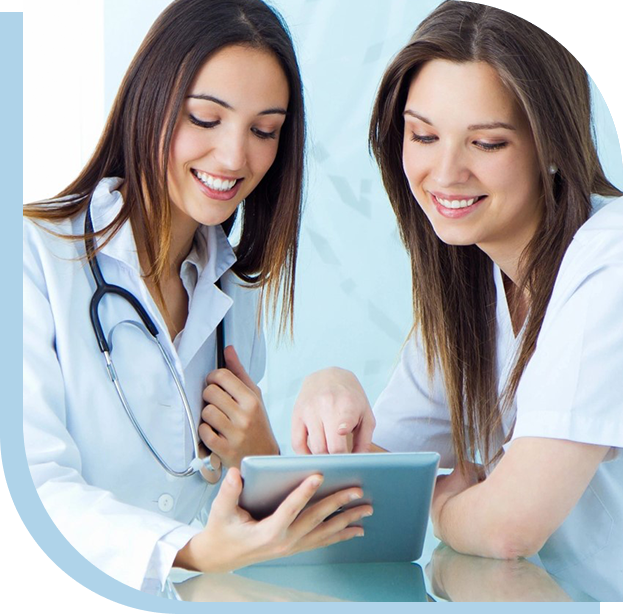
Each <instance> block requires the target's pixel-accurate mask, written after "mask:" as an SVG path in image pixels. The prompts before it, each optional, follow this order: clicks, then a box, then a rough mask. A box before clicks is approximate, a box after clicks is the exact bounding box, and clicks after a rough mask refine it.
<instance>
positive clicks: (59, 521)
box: [23, 178, 265, 592]
mask: <svg viewBox="0 0 623 614" xmlns="http://www.w3.org/2000/svg"><path fill="white" fill-rule="evenodd" d="M120 184H121V180H120V179H117V178H108V179H104V180H102V181H101V182H100V184H99V185H98V186H97V189H96V191H95V193H94V196H93V198H92V201H91V215H92V218H93V226H94V229H95V230H96V231H97V230H98V229H101V228H103V227H105V226H106V225H107V224H108V223H110V222H111V221H112V220H113V219H114V218H115V216H116V215H117V213H118V212H119V210H120V208H121V206H122V197H121V194H120V193H119V192H118V191H116V188H117V187H118V186H119V185H120ZM46 224H47V225H48V226H49V223H46ZM53 228H54V230H55V231H56V232H57V233H60V234H62V235H69V234H81V233H83V232H84V215H80V216H78V217H77V218H76V219H74V220H70V221H64V222H62V223H60V224H58V225H55V226H54V227H53ZM99 241H100V243H101V242H102V239H99ZM83 255H84V242H83V241H71V240H67V239H63V238H59V237H56V236H54V235H53V234H51V233H49V232H46V231H45V230H43V229H42V228H40V227H38V226H37V225H36V224H35V223H33V221H31V220H27V219H25V221H24V281H23V283H24V439H25V446H26V455H27V458H28V463H29V466H30V472H31V475H32V478H33V481H34V484H35V487H36V488H37V490H38V493H39V496H40V497H41V500H42V502H43V504H44V506H45V508H46V510H47V511H48V513H49V514H50V517H51V518H52V520H53V521H54V523H55V524H56V525H57V527H58V528H59V530H60V531H61V532H62V533H63V535H64V536H65V537H66V538H67V539H68V541H69V542H70V543H71V544H72V545H73V546H74V547H75V548H76V550H78V551H79V552H80V553H81V554H82V555H83V556H84V557H85V558H87V559H88V560H89V561H90V562H91V563H93V564H94V565H95V566H97V567H98V568H99V569H101V570H102V571H104V572H106V573H107V574H109V575H110V576H112V577H113V578H115V579H117V580H119V581H120V582H123V583H125V584H127V585H129V586H131V587H134V588H136V589H141V590H144V591H148V592H157V591H158V590H161V589H162V587H163V583H164V581H165V580H166V577H167V575H168V573H169V571H170V569H171V566H172V564H173V560H174V558H175V555H176V553H177V551H178V550H179V549H180V548H181V547H183V546H184V545H185V544H186V542H187V541H188V540H189V539H190V538H191V537H192V536H193V535H195V534H196V533H198V532H199V530H200V529H199V528H196V527H190V526H189V523H190V522H191V521H192V520H193V519H195V518H196V517H197V515H198V514H199V513H200V512H201V511H202V510H205V508H206V507H209V505H210V503H211V501H212V499H213V498H214V496H215V494H216V491H217V488H215V487H214V486H210V485H208V484H207V483H206V482H205V481H204V480H203V479H202V478H201V477H200V476H199V475H197V474H195V475H193V476H190V477H186V478H175V477H172V476H170V475H169V474H168V473H166V472H165V470H164V469H163V468H162V467H161V466H160V464H159V463H158V462H157V461H156V460H154V458H153V457H152V456H151V454H150V452H149V450H148V449H147V447H146V445H145V444H144V442H143V440H142V439H141V438H140V436H139V435H138V434H137V432H136V430H135V429H134V427H133V426H132V425H131V423H130V421H129V418H128V417H127V415H126V414H125V411H124V409H123V406H122V404H121V402H120V400H119V398H118V396H117V393H116V392H115V388H114V386H113V384H112V383H111V381H110V379H109V377H108V374H107V371H106V368H105V362H104V358H103V356H102V354H101V352H100V351H99V347H98V345H97V342H96V338H95V335H94V333H93V329H92V326H91V321H90V319H89V304H90V301H91V297H92V295H93V292H94V289H95V282H94V280H93V277H92V274H91V270H90V268H89V266H88V264H87V263H86V261H85V260H84V259H83V258H82V256H83ZM98 261H99V264H100V267H101V269H102V273H103V275H104V278H105V279H106V281H107V282H109V283H113V284H117V285H119V286H121V287H123V288H125V289H127V290H128V291H130V292H131V293H132V294H134V295H135V296H136V297H137V298H138V300H139V301H140V302H141V303H142V304H143V306H144V307H145V308H146V310H147V312H148V313H149V315H150V316H151V317H152V319H153V320H154V322H155V323H156V326H158V328H159V329H160V330H161V331H164V333H163V334H161V335H160V337H161V342H162V343H163V345H164V346H165V349H166V350H167V352H168V353H169V356H170V357H171V358H172V360H173V363H174V366H175V369H176V370H177V373H178V376H179V377H180V379H181V381H182V382H183V384H184V387H185V390H186V394H187V396H188V400H189V403H190V405H191V408H192V411H193V415H194V419H195V423H196V425H198V424H199V420H200V413H201V410H202V408H203V405H204V404H203V402H202V391H203V388H204V385H205V377H206V375H207V374H208V373H209V372H210V371H212V370H213V369H214V368H215V363H216V335H215V330H216V326H217V324H218V323H219V322H220V321H221V320H222V319H223V318H225V341H226V344H227V345H230V344H232V345H234V346H235V348H236V351H237V353H238V356H239V357H240V360H241V362H242V364H243V365H244V366H245V368H246V369H247V371H248V373H249V374H250V376H251V378H252V379H253V380H254V381H255V382H258V381H259V380H260V379H261V377H262V376H263V373H264V365H265V345H264V340H263V336H262V334H261V332H260V331H258V329H257V325H256V322H257V306H258V293H257V292H256V291H255V290H252V289H249V288H248V287H244V285H243V284H242V282H241V281H240V280H239V279H238V278H237V277H236V276H235V275H234V274H233V273H232V272H231V271H229V269H230V267H231V266H232V264H233V263H234V262H235V256H234V253H233V251H232V249H231V246H230V245H229V242H228V240H227V237H226V236H225V234H224V233H223V231H222V229H221V228H220V226H219V227H200V229H199V230H198V231H197V234H196V237H195V243H194V247H193V249H192V250H191V253H190V254H189V256H188V258H187V259H186V261H185V262H184V263H183V265H182V269H181V278H182V281H183V283H184V286H185V288H186V290H187V292H188V295H189V312H188V319H187V322H186V327H185V329H184V330H183V331H182V332H181V333H180V334H179V335H177V337H176V339H175V340H174V342H171V339H170V337H169V335H168V334H167V332H166V326H165V323H164V321H163V319H162V316H161V314H160V313H159V311H158V309H157V307H156V305H155V303H154V301H153V299H152V298H151V295H150V294H149V291H148V289H147V287H146V285H145V283H144V282H143V280H142V278H141V275H140V265H139V261H138V257H137V253H136V245H135V242H134V237H133V235H132V231H131V226H130V224H129V223H126V224H125V225H124V226H123V227H122V228H121V230H120V231H119V232H118V233H117V234H116V235H115V236H114V237H113V238H112V239H111V240H110V242H109V243H107V244H106V246H105V247H103V249H102V250H101V252H100V253H99V254H98ZM219 278H221V282H222V288H223V291H221V290H219V289H218V288H217V287H216V286H215V285H214V282H215V281H216V280H217V279H219ZM100 318H101V322H102V326H103V329H104V332H105V334H107V335H111V331H113V330H114V334H112V335H111V339H112V353H111V355H112V358H113V360H114V361H115V366H116V368H117V371H118V374H119V377H120V380H121V382H122V385H123V387H124V391H125V392H126V395H127V397H128V399H129V402H130V406H131V408H132V409H133V411H134V413H135V414H136V416H137V418H138V420H139V422H140V424H141V426H142V427H143V429H144V430H145V431H146V432H147V434H148V436H149V437H150V438H151V439H152V441H153V442H154V444H155V447H156V449H157V450H158V452H159V453H160V454H161V455H162V456H163V457H164V459H165V460H166V461H167V462H168V463H169V464H170V465H171V466H172V467H173V468H174V469H177V470H184V469H185V468H186V467H188V464H189V463H190V460H191V458H192V455H193V447H192V439H191V435H190V429H189V426H188V423H187V420H186V418H185V413H184V410H183V408H182V406H181V404H180V401H179V394H178V392H177V390H176V388H175V385H174V383H173V380H172V378H171V376H170V374H169V373H168V371H167V369H166V366H165V364H164V360H163V359H162V357H161V355H160V352H159V351H158V349H157V347H156V346H155V345H154V344H153V342H151V341H149V339H148V338H147V337H146V336H144V335H143V334H142V333H139V332H137V331H136V329H135V328H134V327H132V326H129V325H127V324H123V321H124V320H127V319H131V320H134V321H137V320H138V316H137V315H136V314H135V312H134V311H133V310H132V309H131V308H130V307H129V305H128V304H127V303H126V301H124V300H122V299H119V298H118V297H114V296H112V297H111V296H110V295H108V296H107V297H106V298H104V299H103V301H102V303H101V306H100ZM196 425H195V427H194V428H196ZM215 556H218V553H215Z"/></svg>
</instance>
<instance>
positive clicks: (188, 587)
mask: <svg viewBox="0 0 623 614" xmlns="http://www.w3.org/2000/svg"><path fill="white" fill-rule="evenodd" d="M169 588H170V595H169V596H170V597H171V598H175V599H181V600H184V601H211V602H227V601H246V602H258V601H293V602H296V601H299V602H312V601H372V602H374V601H377V602H378V601H394V602H398V601H406V602H410V601H481V602H486V601H506V602H509V601H541V602H543V601H595V599H598V598H599V596H598V595H594V596H588V595H586V594H584V593H583V592H581V591H580V590H578V589H577V587H575V585H571V584H570V583H569V582H566V581H564V580H559V579H557V578H555V577H554V576H552V575H550V574H549V573H547V571H546V570H545V569H543V567H541V566H539V565H538V564H535V563H533V562H531V561H529V560H526V559H516V560H511V561H506V560H497V559H487V558H482V557H477V556H468V555H464V554H459V553H458V552H455V551H454V550H452V548H450V547H448V546H446V545H444V544H440V543H439V541H438V540H437V539H436V538H435V537H434V536H433V535H432V531H429V533H428V534H427V538H426V542H425V546H424V552H423V554H422V557H421V558H420V559H419V561H417V562H416V563H341V564H339V563H335V564H326V565H290V566H284V565H267V564H263V565H258V566H252V567H246V568H244V569H241V570H238V571H236V572H235V573H228V574H189V573H188V572H180V571H179V570H178V571H177V574H176V573H174V574H172V576H171V582H170V583H169Z"/></svg>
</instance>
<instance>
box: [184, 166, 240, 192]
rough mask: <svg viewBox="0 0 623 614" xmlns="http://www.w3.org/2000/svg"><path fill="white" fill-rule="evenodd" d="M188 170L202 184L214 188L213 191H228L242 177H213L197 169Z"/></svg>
mask: <svg viewBox="0 0 623 614" xmlns="http://www.w3.org/2000/svg"><path fill="white" fill-rule="evenodd" d="M190 170H191V173H192V174H193V175H194V176H195V177H196V178H197V179H199V181H201V183H203V185H204V186H206V187H207V188H210V190H214V191H215V192H229V191H230V190H232V189H233V188H234V186H235V185H236V184H237V183H238V182H240V181H242V179H223V178H221V177H213V176H212V175H208V173H204V172H202V171H198V170H196V169H194V168H192V169H190Z"/></svg>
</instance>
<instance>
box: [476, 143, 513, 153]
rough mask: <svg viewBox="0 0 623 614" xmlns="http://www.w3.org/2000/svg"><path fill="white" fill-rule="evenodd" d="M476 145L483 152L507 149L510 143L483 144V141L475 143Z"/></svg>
mask: <svg viewBox="0 0 623 614" xmlns="http://www.w3.org/2000/svg"><path fill="white" fill-rule="evenodd" d="M474 145H476V147H478V149H482V150H483V151H497V150H498V149H502V148H503V147H506V146H507V145H508V143H507V142H506V141H502V142H501V143H483V142H482V141H474Z"/></svg>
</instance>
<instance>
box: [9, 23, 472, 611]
mask: <svg viewBox="0 0 623 614" xmlns="http://www.w3.org/2000/svg"><path fill="white" fill-rule="evenodd" d="M22 33H23V14H22V13H7V12H3V13H1V14H0V58H1V59H0V62H1V66H2V72H1V73H0V74H2V84H3V88H2V89H3V94H4V95H3V96H2V102H1V105H2V111H3V116H4V118H5V121H4V126H3V128H4V130H3V136H4V137H5V138H4V139H3V141H4V142H3V145H4V146H3V147H2V150H1V153H0V156H1V157H2V165H1V168H2V175H3V177H4V178H5V179H9V181H7V182H6V185H7V190H8V202H9V203H11V206H10V208H9V210H10V211H11V212H12V210H13V204H12V203H14V202H15V201H18V200H22V198H21V195H22V186H21V183H18V181H20V182H21V177H22V160H23V158H22V133H21V127H22V121H23V116H22V115H23V114H22V102H23V101H22V71H21V68H22ZM41 96H42V99H43V101H44V100H45V92H41ZM42 108H43V109H44V108H45V105H44V104H43V105H42ZM20 119H22V121H19V120H20ZM37 121H53V118H46V117H45V116H42V117H38V118H37ZM42 163H45V160H42ZM18 178H20V179H18ZM15 209H16V210H17V207H15ZM16 223H17V222H16ZM12 226H13V217H12V215H11V216H10V225H9V226H8V228H11V227H12ZM14 249H15V250H16V249H17V238H16V236H13V235H12V233H10V232H6V231H5V236H4V241H3V242H2V255H3V261H4V262H11V259H12V258H11V257H12V256H13V253H14ZM7 273H8V282H9V283H8V288H9V289H11V290H13V291H14V292H15V293H17V288H18V284H17V275H16V272H15V271H13V269H12V268H11V267H9V266H7V267H5V275H7ZM14 275H15V280H14V277H13V276H14ZM9 296H10V295H9ZM13 311H14V310H13V307H12V302H11V300H10V298H8V299H5V309H4V310H3V314H4V321H5V333H4V335H5V339H6V340H8V347H6V348H5V349H4V357H5V358H4V361H3V362H4V363H5V364H4V365H3V369H4V374H5V376H6V377H4V378H3V381H4V382H5V383H9V382H17V381H18V379H19V378H18V368H17V364H16V361H12V360H10V358H9V357H10V355H11V354H10V351H11V350H12V349H13V348H15V349H16V350H17V348H18V339H17V337H18V329H17V327H16V326H11V325H10V323H11V322H13V320H14V318H15V319H16V317H17V314H16V313H14V312H13ZM16 311H17V310H16V309H15V312H16ZM6 324H9V325H8V326H6ZM7 350H8V351H7ZM7 388H8V394H5V396H4V407H5V408H8V410H9V411H6V410H5V413H6V414H8V416H9V426H10V428H9V429H3V432H4V433H7V434H6V435H4V436H3V445H2V452H3V454H2V455H3V466H4V467H5V475H8V488H7V487H5V489H4V493H5V497H4V498H3V504H4V505H3V512H2V519H3V525H4V527H5V532H6V533H8V535H6V536H5V537H4V540H3V542H4V543H3V548H2V551H3V556H2V559H3V570H4V579H5V583H6V587H5V598H4V602H5V603H6V604H7V605H8V606H9V607H11V606H12V605H15V606H16V607H18V608H19V610H20V611H23V610H24V607H25V606H26V611H29V612H30V611H33V610H35V608H37V609H38V610H39V611H44V609H47V608H50V607H53V608H54V610H55V611H59V610H60V611H61V612H69V613H73V612H78V611H80V612H82V611H84V610H85V609H87V610H88V611H89V612H90V613H94V614H98V613H99V612H104V611H106V612H109V611H110V609H111V608H115V609H116V610H117V611H122V612H125V611H129V610H130V609H134V608H141V607H146V608H149V610H150V612H161V611H167V612H169V611H171V610H170V608H171V607H173V608H175V607H186V606H174V605H171V604H172V602H171V601H167V600H162V599H158V598H154V597H152V596H150V595H145V594H142V593H140V592H138V591H135V590H133V589H131V588H129V587H126V586H124V585H123V584H121V583H119V582H117V581H115V580H113V579H112V578H109V577H108V576H106V575H105V574H104V573H102V572H101V571H99V570H98V569H96V568H95V567H94V566H92V565H91V564H90V563H88V562H87V561H85V559H84V558H83V557H82V556H81V555H80V554H78V552H76V550H75V549H74V548H73V547H72V546H71V545H70V544H69V543H68V542H67V541H66V540H65V538H64V537H63V536H62V535H61V534H60V532H59V531H58V530H57V529H56V527H55V526H54V525H53V523H52V521H51V520H50V518H49V516H48V515H47V513H46V512H45V510H44V509H43V506H42V504H41V502H40V500H39V497H38V496H37V494H36V491H35V490H34V488H33V485H32V481H31V477H30V474H29V472H28V468H27V464H26V461H25V454H24V445H23V430H22V421H21V419H20V418H21V416H22V412H21V411H17V410H16V408H17V407H18V406H19V405H18V403H19V401H18V398H19V397H18V393H17V387H16V386H8V387H7ZM16 460H17V462H15V461H16ZM7 589H8V590H7ZM208 607H209V606H208ZM225 607H226V608H227V609H230V608H232V607H233V608H236V609H238V608H241V607H242V608H244V607H245V606H244V605H240V604H236V605H234V604H232V605H229V606H225ZM253 607H254V611H256V612H260V614H263V612H267V611H269V608H270V609H272V606H270V605H268V604H266V605H258V604H255V605H254V606H253ZM316 607H317V606H315V605H313V604H306V605H304V604H298V605H297V610H298V611H305V610H308V611H311V609H310V608H314V610H315V609H316ZM322 607H323V609H326V608H329V609H332V608H334V607H339V608H340V611H344V610H343V608H344V607H346V608H347V609H351V608H357V611H358V612H361V611H362V610H363V611H366V610H367V609H368V608H369V607H370V606H366V605H364V604H348V605H346V604H332V605H330V604H326V603H325V604H323V606H322ZM403 607H408V608H409V609H411V608H412V607H413V606H412V605H411V604H404V605H402V606H401V605H400V604H393V605H392V611H399V610H401V609H402V608H403ZM463 607H468V608H470V609H471V608H472V607H478V606H473V605H471V606H468V605H467V604H463ZM351 611H354V610H351Z"/></svg>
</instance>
